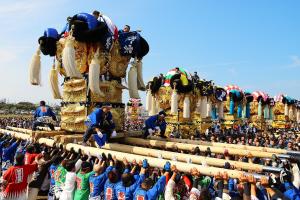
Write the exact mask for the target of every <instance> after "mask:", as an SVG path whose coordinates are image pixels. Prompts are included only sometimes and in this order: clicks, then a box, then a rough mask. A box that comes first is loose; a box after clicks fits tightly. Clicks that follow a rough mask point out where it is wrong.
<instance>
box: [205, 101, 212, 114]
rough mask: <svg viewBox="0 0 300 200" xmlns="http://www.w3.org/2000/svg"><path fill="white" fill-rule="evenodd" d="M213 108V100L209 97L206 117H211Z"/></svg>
mask: <svg viewBox="0 0 300 200" xmlns="http://www.w3.org/2000/svg"><path fill="white" fill-rule="evenodd" d="M211 109H212V105H211V101H210V99H207V104H206V117H210V116H211Z"/></svg>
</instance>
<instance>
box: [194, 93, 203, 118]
mask: <svg viewBox="0 0 300 200" xmlns="http://www.w3.org/2000/svg"><path fill="white" fill-rule="evenodd" d="M201 104H202V99H201V97H199V98H198V101H197V104H196V109H195V112H196V113H198V114H201Z"/></svg>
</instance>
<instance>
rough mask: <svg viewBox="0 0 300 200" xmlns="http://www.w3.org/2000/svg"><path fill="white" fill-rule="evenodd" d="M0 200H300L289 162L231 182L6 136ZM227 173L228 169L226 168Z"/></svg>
mask: <svg viewBox="0 0 300 200" xmlns="http://www.w3.org/2000/svg"><path fill="white" fill-rule="evenodd" d="M0 140H1V143H0V145H1V151H2V156H1V161H2V166H1V172H2V178H1V186H2V187H1V188H2V189H1V195H0V196H1V199H3V200H7V199H11V200H12V199H14V200H25V199H30V200H31V199H36V198H37V196H38V195H48V199H60V200H73V199H75V200H88V199H91V200H96V199H106V200H124V199H126V200H127V199H128V200H129V199H134V200H142V199H144V200H146V199H148V200H156V199H166V200H172V199H191V200H192V199H193V200H199V199H201V200H203V199H300V193H299V189H298V188H299V184H298V185H297V184H295V183H294V182H293V181H294V177H295V174H293V173H292V170H291V166H290V164H289V163H287V164H286V165H284V166H283V169H284V170H283V171H282V172H281V173H280V175H274V174H269V178H268V179H265V178H262V179H261V180H256V179H255V178H254V177H253V176H252V175H246V174H242V175H241V176H240V178H238V179H232V178H230V177H229V175H228V174H227V173H217V174H215V176H214V177H210V176H205V175H202V174H201V171H199V170H198V169H196V168H192V169H191V171H190V172H189V173H181V172H179V171H178V170H177V168H176V166H175V165H171V163H170V162H166V163H165V165H164V167H163V169H157V168H152V167H150V166H149V164H148V162H147V160H146V159H145V160H142V161H135V160H133V161H132V162H131V163H129V162H128V161H127V159H126V158H124V159H123V161H119V160H117V159H116V157H114V156H113V155H110V154H108V155H107V154H104V153H103V154H99V155H97V157H93V156H91V155H90V154H89V153H88V152H83V151H82V150H79V151H78V152H77V153H76V152H75V151H74V149H71V150H70V151H69V152H68V151H66V150H64V149H63V147H62V146H60V147H57V148H56V147H54V148H52V147H47V146H46V145H43V144H36V143H31V142H30V141H21V140H16V139H14V138H11V137H10V136H9V135H2V136H1V138H0ZM224 168H228V166H227V164H225V166H224Z"/></svg>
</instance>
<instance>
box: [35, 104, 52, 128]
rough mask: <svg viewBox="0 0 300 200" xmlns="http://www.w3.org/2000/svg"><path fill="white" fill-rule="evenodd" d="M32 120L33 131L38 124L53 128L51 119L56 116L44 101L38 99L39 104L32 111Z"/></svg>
mask: <svg viewBox="0 0 300 200" xmlns="http://www.w3.org/2000/svg"><path fill="white" fill-rule="evenodd" d="M33 118H34V122H33V125H32V130H33V131H35V130H36V128H37V127H38V126H45V125H46V126H48V127H49V128H50V129H51V130H54V125H53V124H52V122H53V121H56V116H55V114H54V112H53V111H52V109H51V108H50V107H49V106H46V102H45V101H40V106H39V107H38V108H37V109H36V111H35V113H34V116H33Z"/></svg>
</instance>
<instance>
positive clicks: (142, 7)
mask: <svg viewBox="0 0 300 200" xmlns="http://www.w3.org/2000/svg"><path fill="white" fill-rule="evenodd" d="M75 2H76V3H75ZM299 7H300V1H297V0H294V1H292V0H285V1H281V0H272V1H271V0H264V1H261V0H251V1H250V0H244V1H242V0H223V1H218V0H206V1H204V0H190V1H179V0H178V1H177V0H164V1H162V0H152V1H141V0H126V1H124V0H114V1H112V0H110V1H109V0H105V1H104V0H103V1H100V0H99V1H96V0H93V1H91V0H90V1H74V0H73V1H71V0H59V1H57V0H52V1H42V0H17V1H16V0H15V1H13V0H0V13H1V15H0V27H1V29H0V36H1V37H0V66H1V67H0V72H1V75H2V77H1V79H2V84H0V91H1V95H0V98H8V99H9V100H10V101H23V100H26V101H33V102H38V101H39V100H41V99H46V100H47V101H48V102H57V101H54V100H53V99H52V97H51V92H50V88H49V84H48V74H49V70H50V68H51V61H52V59H50V58H49V57H45V56H43V57H42V82H43V85H42V87H34V86H31V85H30V84H29V81H28V64H29V61H30V59H31V56H32V54H33V53H34V51H35V49H36V47H37V39H38V37H39V36H40V35H41V34H42V33H43V31H44V29H45V28H47V27H55V28H57V29H58V30H61V29H62V27H63V26H64V24H65V20H66V17H67V16H73V15H74V14H76V13H79V12H92V11H93V10H95V9H97V10H99V11H101V12H102V13H104V14H106V15H108V16H109V17H110V18H111V19H112V20H113V21H114V22H115V23H116V25H117V26H118V27H119V28H122V27H123V25H124V24H130V25H131V27H132V29H142V35H143V36H144V37H145V38H146V39H147V41H148V43H149V45H150V52H149V54H148V55H147V56H146V57H145V58H144V79H145V81H148V80H149V79H150V78H151V77H153V76H155V75H158V74H159V73H166V72H167V71H168V70H169V69H170V68H172V67H175V66H181V67H185V68H186V69H188V70H190V71H191V72H193V71H198V74H199V75H200V76H201V78H205V79H210V80H214V81H215V82H216V83H217V84H218V85H221V86H225V85H228V84H237V85H239V86H240V87H241V88H243V89H244V90H250V91H255V90H262V91H265V92H267V93H268V94H270V95H271V96H274V95H276V94H278V93H286V94H288V95H289V96H292V97H294V98H298V99H300V92H299V91H300V79H299V78H298V77H299V72H300V26H299V19H300V12H299ZM125 94H126V95H125V99H126V96H128V94H127V92H125ZM142 96H143V95H142Z"/></svg>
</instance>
